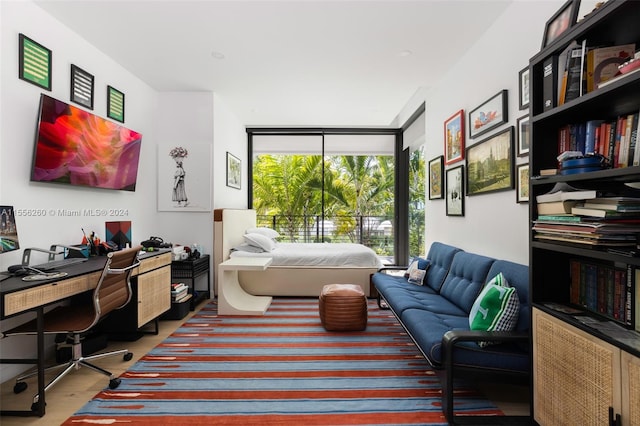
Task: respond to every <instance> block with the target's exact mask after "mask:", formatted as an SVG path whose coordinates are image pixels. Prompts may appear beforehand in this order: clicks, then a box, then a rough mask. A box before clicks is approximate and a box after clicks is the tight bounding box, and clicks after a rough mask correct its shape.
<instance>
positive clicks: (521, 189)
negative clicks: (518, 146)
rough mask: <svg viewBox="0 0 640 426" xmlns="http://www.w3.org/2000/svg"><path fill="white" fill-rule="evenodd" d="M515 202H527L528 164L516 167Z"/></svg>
mask: <svg viewBox="0 0 640 426" xmlns="http://www.w3.org/2000/svg"><path fill="white" fill-rule="evenodd" d="M516 202H517V203H528V202H529V163H527V164H518V166H517V167H516Z"/></svg>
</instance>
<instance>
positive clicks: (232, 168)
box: [227, 152, 242, 189]
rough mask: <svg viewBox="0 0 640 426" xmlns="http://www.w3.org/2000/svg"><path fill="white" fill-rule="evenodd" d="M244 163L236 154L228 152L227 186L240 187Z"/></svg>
mask: <svg viewBox="0 0 640 426" xmlns="http://www.w3.org/2000/svg"><path fill="white" fill-rule="evenodd" d="M241 174H242V163H240V159H239V158H238V157H236V156H235V155H233V154H231V153H230V152H227V186H229V187H231V188H236V189H240V183H241Z"/></svg>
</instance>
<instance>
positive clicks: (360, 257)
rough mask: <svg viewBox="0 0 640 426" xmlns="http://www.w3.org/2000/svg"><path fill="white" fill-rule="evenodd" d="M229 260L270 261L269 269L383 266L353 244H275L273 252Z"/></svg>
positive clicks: (233, 254)
mask: <svg viewBox="0 0 640 426" xmlns="http://www.w3.org/2000/svg"><path fill="white" fill-rule="evenodd" d="M230 257H270V258H272V259H273V261H272V263H271V265H270V266H315V267H323V266H343V267H361V268H379V267H381V266H383V265H382V262H381V261H380V259H379V258H378V256H377V255H376V253H375V252H374V251H373V250H371V249H370V248H369V247H366V246H363V245H362V244H354V243H276V248H275V250H273V251H270V252H262V253H252V252H247V251H241V250H234V251H232V252H231V254H230Z"/></svg>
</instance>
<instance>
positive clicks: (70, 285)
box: [4, 272, 100, 315]
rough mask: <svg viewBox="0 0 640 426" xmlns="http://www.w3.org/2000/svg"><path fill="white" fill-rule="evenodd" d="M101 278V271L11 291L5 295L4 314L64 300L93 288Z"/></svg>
mask: <svg viewBox="0 0 640 426" xmlns="http://www.w3.org/2000/svg"><path fill="white" fill-rule="evenodd" d="M99 278H100V273H99V272H94V273H92V274H87V275H82V276H80V277H74V278H69V279H67V280H62V281H58V282H55V283H51V284H47V285H42V286H38V287H33V288H27V289H25V290H20V291H16V292H14V293H9V294H6V295H5V296H4V315H13V314H17V313H20V312H24V311H27V310H29V309H33V308H37V307H38V306H43V305H47V304H49V303H53V302H57V301H59V300H64V299H66V298H68V297H70V296H73V295H76V294H80V293H83V292H85V291H89V290H92V289H93V288H95V286H96V285H97V283H98V279H99Z"/></svg>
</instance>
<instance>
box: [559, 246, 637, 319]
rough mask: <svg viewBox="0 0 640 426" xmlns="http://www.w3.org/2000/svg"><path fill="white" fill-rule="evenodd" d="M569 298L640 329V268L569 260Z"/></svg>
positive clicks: (574, 303)
mask: <svg viewBox="0 0 640 426" xmlns="http://www.w3.org/2000/svg"><path fill="white" fill-rule="evenodd" d="M570 268H571V270H570V274H571V286H570V291H569V301H570V303H571V304H573V305H576V306H581V307H583V308H585V309H586V310H588V311H591V312H595V313H598V314H600V315H602V316H604V317H607V318H609V319H612V320H614V321H616V322H618V323H620V324H623V325H624V326H626V327H627V328H631V329H635V330H636V331H640V268H635V267H633V266H632V265H625V266H624V267H623V266H611V265H605V264H599V263H596V262H592V261H585V260H580V259H572V260H571V261H570Z"/></svg>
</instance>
